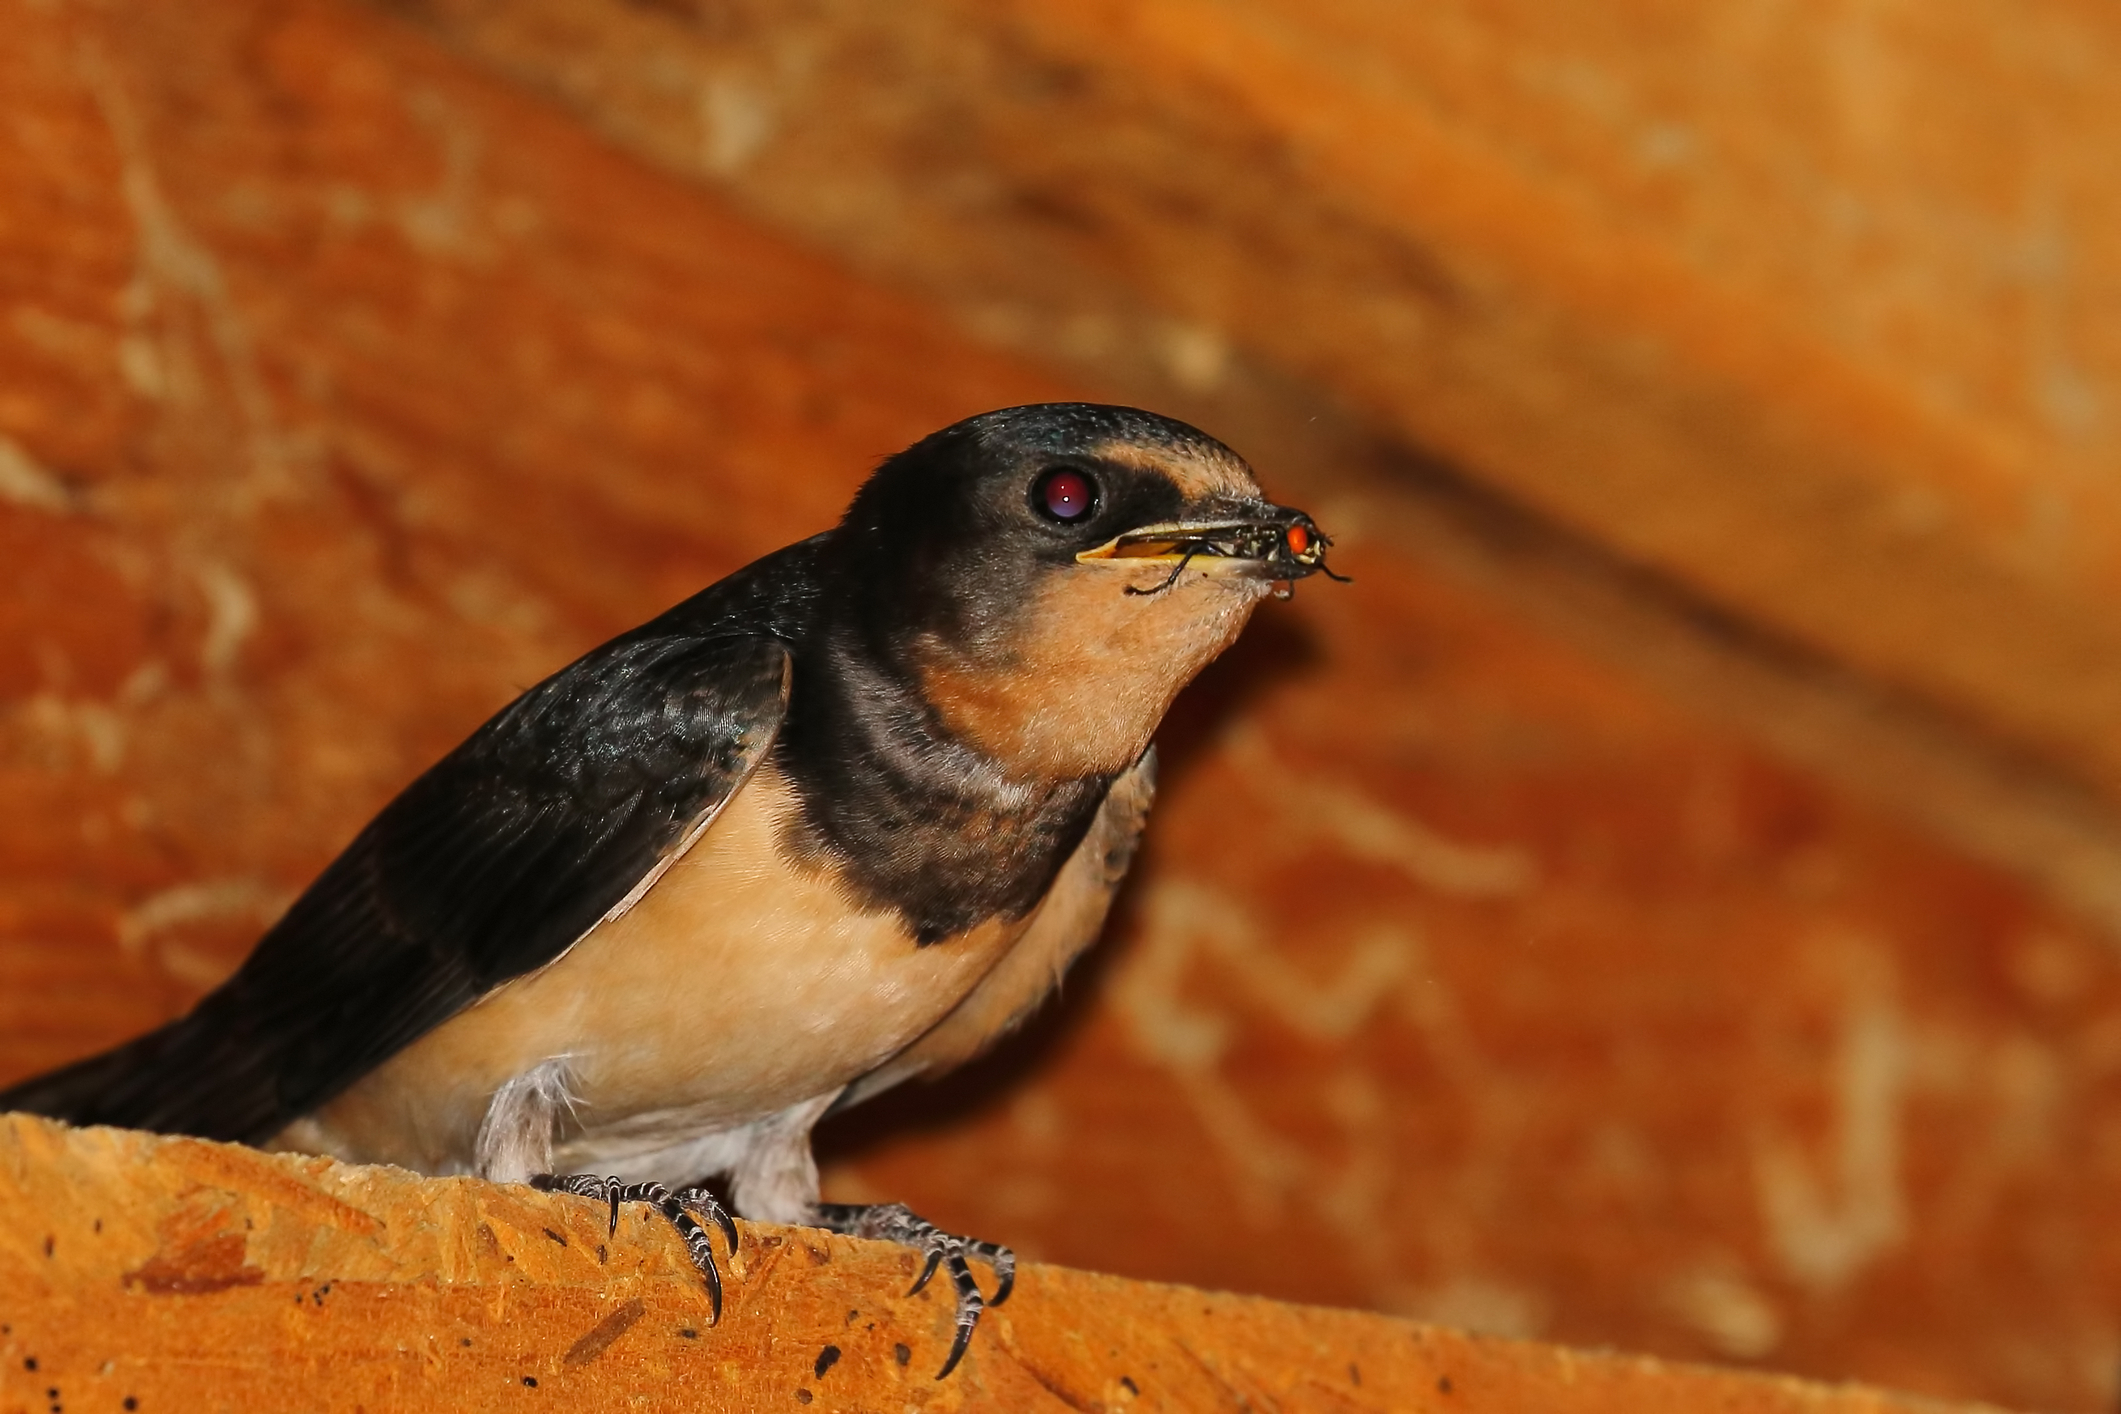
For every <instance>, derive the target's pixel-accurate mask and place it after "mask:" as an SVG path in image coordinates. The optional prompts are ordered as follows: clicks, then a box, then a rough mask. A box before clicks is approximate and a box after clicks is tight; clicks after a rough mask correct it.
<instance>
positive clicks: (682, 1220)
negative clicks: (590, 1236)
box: [530, 1173, 737, 1325]
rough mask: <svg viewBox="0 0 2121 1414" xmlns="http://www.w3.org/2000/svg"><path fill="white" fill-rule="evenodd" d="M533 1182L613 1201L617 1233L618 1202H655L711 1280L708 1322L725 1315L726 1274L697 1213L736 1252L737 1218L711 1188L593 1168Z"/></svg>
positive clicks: (555, 1190) (548, 1175)
mask: <svg viewBox="0 0 2121 1414" xmlns="http://www.w3.org/2000/svg"><path fill="white" fill-rule="evenodd" d="M530 1186H531V1187H532V1188H536V1189H540V1190H542V1191H544V1192H546V1193H572V1194H574V1195H576V1196H577V1197H581V1198H589V1199H593V1200H594V1201H596V1202H599V1203H606V1204H609V1205H610V1208H611V1227H610V1233H611V1235H612V1236H613V1237H616V1236H618V1232H619V1204H621V1203H648V1204H652V1205H653V1206H654V1207H655V1209H656V1211H658V1212H660V1213H661V1214H662V1215H663V1216H664V1217H665V1218H668V1219H669V1220H670V1225H671V1226H672V1227H674V1228H676V1229H677V1230H678V1236H679V1237H681V1238H683V1239H684V1242H685V1252H686V1254H687V1255H688V1256H690V1257H691V1258H692V1265H693V1266H694V1267H696V1268H698V1269H699V1273H700V1277H701V1279H702V1280H703V1281H705V1282H706V1284H707V1301H708V1305H709V1308H710V1309H709V1311H708V1321H707V1323H708V1324H709V1325H713V1324H715V1323H716V1322H719V1321H720V1320H721V1319H722V1273H721V1269H720V1268H719V1267H717V1266H716V1265H715V1261H714V1243H713V1242H712V1241H711V1240H710V1239H709V1238H708V1236H707V1229H705V1228H703V1227H701V1226H700V1224H699V1218H696V1217H694V1216H693V1215H694V1214H698V1215H699V1217H704V1218H706V1219H707V1220H708V1221H709V1222H711V1223H713V1224H714V1225H715V1226H716V1227H717V1228H719V1229H721V1233H722V1238H723V1240H724V1241H725V1242H727V1243H728V1244H729V1254H730V1255H731V1256H732V1257H733V1256H735V1255H736V1248H737V1233H736V1221H735V1219H733V1218H731V1217H730V1216H729V1210H728V1209H727V1208H724V1207H723V1206H722V1204H721V1201H720V1200H719V1199H717V1198H716V1197H715V1196H714V1195H713V1194H712V1193H710V1192H708V1191H707V1190H706V1189H704V1188H681V1189H679V1190H678V1191H676V1192H674V1193H673V1192H672V1191H671V1190H670V1189H668V1188H665V1187H664V1186H663V1185H662V1184H660V1183H623V1182H621V1181H620V1180H618V1179H616V1178H602V1177H599V1176H598V1175H596V1174H592V1173H569V1174H560V1173H541V1174H539V1175H537V1176H536V1177H535V1178H533V1179H531V1180H530Z"/></svg>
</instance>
